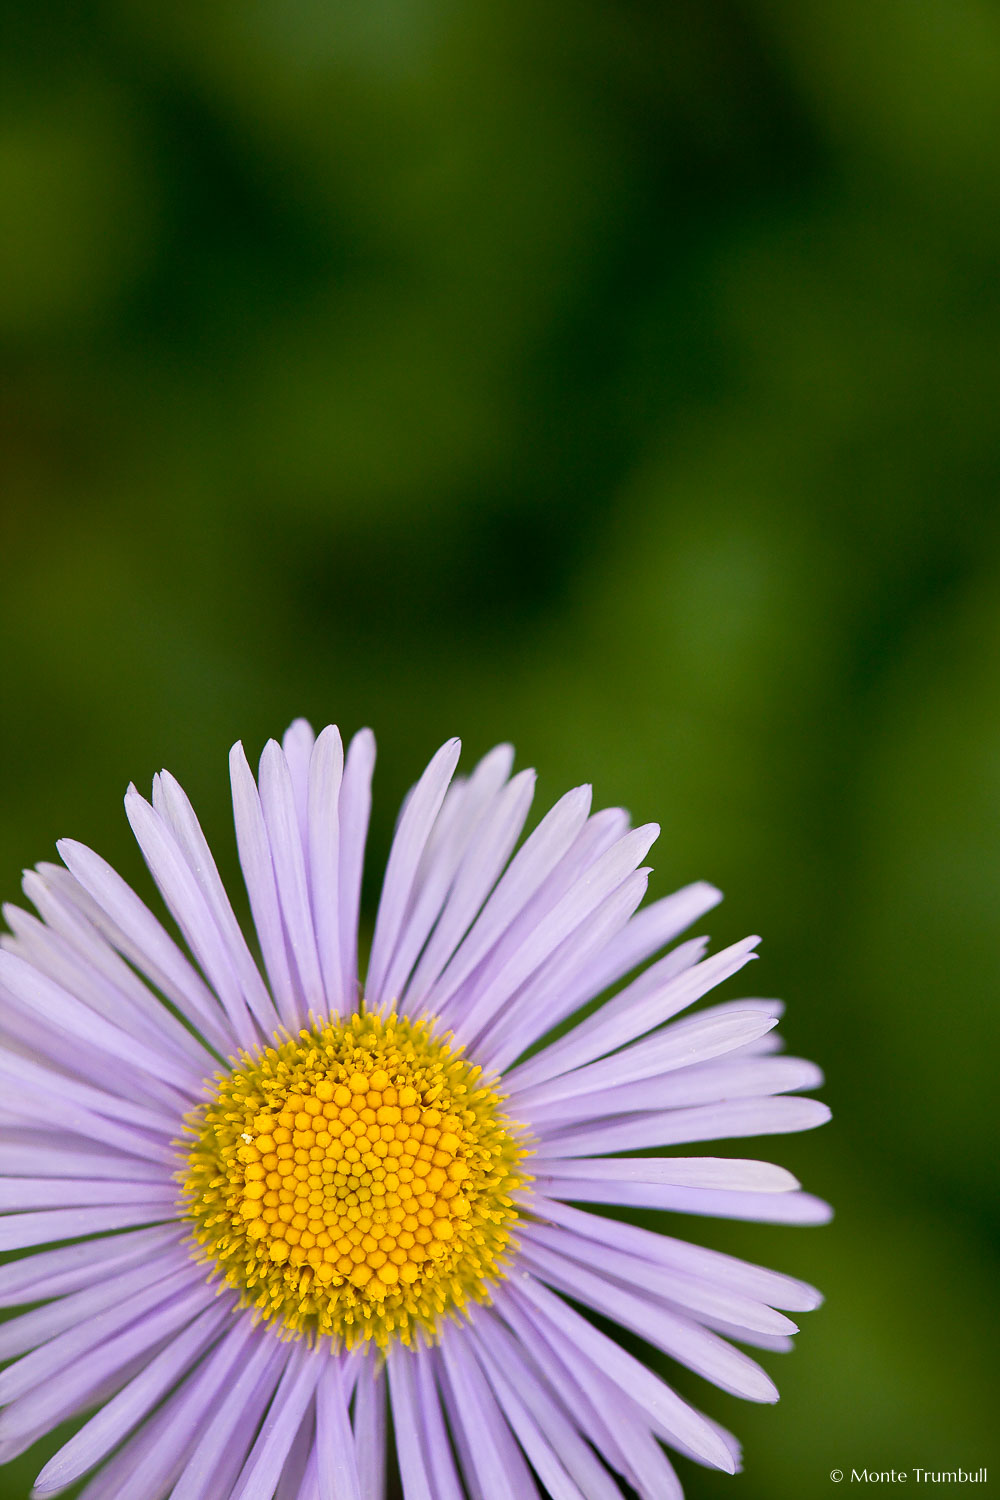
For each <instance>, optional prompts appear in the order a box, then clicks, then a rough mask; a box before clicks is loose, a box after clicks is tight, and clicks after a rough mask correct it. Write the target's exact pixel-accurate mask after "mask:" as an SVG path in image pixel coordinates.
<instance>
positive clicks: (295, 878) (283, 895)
mask: <svg viewBox="0 0 1000 1500" xmlns="http://www.w3.org/2000/svg"><path fill="white" fill-rule="evenodd" d="M260 805H261V808H262V809H263V813H264V823H265V825H266V828H267V837H268V842H269V843H270V846H271V859H272V862H273V865H274V878H275V881H276V883H277V887H278V901H279V903H280V906H281V915H282V918H283V920H284V927H285V934H286V936H287V939H288V947H289V949H290V950H291V954H292V959H293V961H294V970H295V973H296V974H297V975H298V988H299V993H300V995H301V1007H300V1018H301V1021H304V1020H305V1016H306V1014H307V1013H308V1012H309V1011H313V1012H314V1013H315V1014H316V1015H322V1014H323V1012H324V1010H325V1008H326V1007H325V1003H324V1001H325V994H324V990H323V977H322V974H321V972H320V963H319V954H318V952H317V951H316V934H315V931H314V928H313V919H312V911H311V909H310V905H309V882H308V878H307V875H306V861H305V851H304V850H303V847H302V839H301V837H300V834H299V825H298V815H297V813H296V810H295V794H294V792H293V790H292V778H291V776H290V775H289V771H288V764H287V762H286V760H285V757H284V755H283V754H282V751H281V746H280V745H279V744H278V743H277V741H276V740H269V741H268V742H267V744H266V745H265V746H264V753H263V755H262V756H261V758H260Z"/></svg>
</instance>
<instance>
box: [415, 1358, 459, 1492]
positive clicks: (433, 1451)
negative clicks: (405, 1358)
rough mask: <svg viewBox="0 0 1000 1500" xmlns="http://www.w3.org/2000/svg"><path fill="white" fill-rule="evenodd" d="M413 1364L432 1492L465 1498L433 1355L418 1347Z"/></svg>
mask: <svg viewBox="0 0 1000 1500" xmlns="http://www.w3.org/2000/svg"><path fill="white" fill-rule="evenodd" d="M414 1364H415V1379H416V1387H417V1391H416V1399H417V1403H418V1407H419V1411H420V1420H421V1425H422V1427H423V1435H424V1443H425V1450H424V1451H425V1453H426V1456H427V1466H428V1469H429V1471H430V1478H431V1493H432V1494H433V1496H434V1500H464V1495H465V1491H464V1489H463V1487H462V1481H461V1480H460V1479H459V1477H458V1470H457V1469H456V1467H455V1459H454V1456H453V1454H452V1451H451V1442H450V1440H449V1437H448V1430H447V1428H446V1427H445V1421H444V1412H443V1411H442V1410H441V1394H440V1392H439V1390H438V1384H437V1374H436V1370H435V1365H434V1359H433V1356H432V1355H431V1353H430V1352H429V1351H428V1350H426V1349H417V1350H416V1351H415V1356H414Z"/></svg>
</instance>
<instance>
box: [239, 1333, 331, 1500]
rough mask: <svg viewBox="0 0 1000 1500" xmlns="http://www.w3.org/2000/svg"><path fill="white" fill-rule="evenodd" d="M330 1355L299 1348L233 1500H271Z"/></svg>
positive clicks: (272, 1402)
mask: <svg viewBox="0 0 1000 1500" xmlns="http://www.w3.org/2000/svg"><path fill="white" fill-rule="evenodd" d="M326 1357H327V1356H326V1354H325V1352H324V1353H320V1354H317V1353H316V1352H315V1351H314V1350H312V1349H309V1348H307V1347H306V1346H305V1345H303V1344H299V1345H297V1346H296V1347H295V1349H294V1351H293V1353H292V1354H291V1356H290V1358H289V1360H288V1363H287V1365H286V1366H285V1369H284V1373H283V1374H282V1377H281V1382H280V1384H279V1386H278V1389H277V1391H276V1392H275V1394H274V1398H273V1400H272V1401H271V1405H270V1408H269V1410H268V1413H267V1416H266V1417H265V1418H264V1425H263V1426H262V1428H261V1430H260V1433H259V1434H258V1436H257V1440H256V1442H255V1443H254V1445H253V1448H252V1449H251V1450H250V1456H249V1457H248V1459H247V1461H246V1464H245V1465H244V1468H243V1472H242V1474H241V1475H240V1477H239V1480H238V1482H237V1485H236V1490H235V1494H234V1497H233V1500H271V1497H272V1496H273V1494H274V1490H275V1486H276V1485H277V1483H278V1480H279V1478H280V1477H281V1471H282V1468H283V1467H284V1464H285V1460H286V1458H287V1457H288V1454H289V1452H290V1451H291V1448H292V1444H293V1443H294V1442H295V1438H296V1435H297V1434H298V1430H299V1427H300V1425H301V1423H302V1421H303V1418H304V1417H305V1415H306V1412H307V1411H308V1409H309V1407H310V1406H311V1405H312V1400H313V1395H314V1393H315V1390H316V1382H317V1380H318V1379H319V1376H320V1371H321V1369H322V1361H323V1359H324V1358H326Z"/></svg>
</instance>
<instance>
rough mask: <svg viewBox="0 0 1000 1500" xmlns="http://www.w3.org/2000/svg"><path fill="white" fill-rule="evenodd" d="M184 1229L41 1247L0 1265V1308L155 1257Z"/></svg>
mask: <svg viewBox="0 0 1000 1500" xmlns="http://www.w3.org/2000/svg"><path fill="white" fill-rule="evenodd" d="M184 1233H185V1231H184V1230H183V1228H182V1227H181V1226H180V1225H179V1224H167V1225H164V1226H163V1227H162V1228H156V1229H138V1230H134V1231H133V1232H132V1233H131V1234H122V1235H116V1236H115V1237H114V1238H113V1239H103V1240H81V1241H78V1242H77V1243H76V1244H74V1245H62V1246H60V1248H59V1249H58V1250H41V1251H39V1252H38V1253H37V1254H35V1255H26V1256H24V1257H22V1258H21V1259H20V1260H14V1261H8V1262H7V1263H6V1265H2V1266H0V1307H16V1306H17V1304H18V1303H20V1302H29V1301H32V1300H40V1299H41V1298H43V1297H60V1296H63V1295H64V1294H65V1293H66V1292H77V1291H79V1290H80V1289H81V1288H82V1287H85V1286H89V1285H91V1283H92V1282H94V1281H102V1280H104V1279H105V1277H106V1276H108V1275H110V1274H111V1273H112V1272H118V1271H121V1270H123V1269H124V1268H125V1267H126V1266H129V1265H132V1264H133V1262H135V1261H137V1260H147V1261H148V1260H149V1259H150V1257H153V1258H155V1257H156V1255H157V1254H158V1252H159V1251H160V1250H162V1249H165V1248H166V1247H167V1246H168V1245H178V1244H179V1243H180V1240H181V1237H182V1235H183V1234H184Z"/></svg>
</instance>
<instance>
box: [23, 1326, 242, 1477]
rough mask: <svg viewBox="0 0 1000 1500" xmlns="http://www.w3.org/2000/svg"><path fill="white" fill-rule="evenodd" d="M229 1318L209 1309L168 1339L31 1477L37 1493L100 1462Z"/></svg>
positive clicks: (170, 1385) (185, 1370)
mask: <svg viewBox="0 0 1000 1500" xmlns="http://www.w3.org/2000/svg"><path fill="white" fill-rule="evenodd" d="M228 1316H229V1309H228V1308H226V1307H210V1308H207V1309H206V1310H205V1312H203V1313H201V1314H200V1315H199V1316H198V1317H197V1318H195V1320H194V1321H193V1322H192V1323H189V1324H188V1326H187V1327H186V1328H185V1329H184V1330H183V1332H181V1333H179V1334H178V1335H177V1337H176V1338H174V1339H172V1340H171V1341H170V1343H169V1344H168V1345H167V1346H166V1348H165V1349H161V1350H160V1352H159V1353H158V1354H157V1355H155V1356H154V1358H153V1359H151V1360H150V1362H149V1364H148V1365H147V1366H146V1367H145V1369H144V1370H143V1371H142V1372H141V1373H140V1374H139V1375H136V1376H135V1377H134V1378H133V1379H132V1380H130V1381H129V1383H128V1385H127V1386H125V1388H124V1390H121V1391H119V1392H118V1394H117V1396H114V1397H112V1399H111V1400H110V1401H109V1402H108V1404H107V1405H106V1406H104V1407H102V1408H101V1410H100V1411H99V1412H98V1413H97V1415H96V1416H94V1417H91V1419H90V1421H89V1422H87V1423H86V1424H85V1425H84V1426H83V1427H82V1428H81V1429H80V1431H79V1432H77V1433H75V1434H74V1435H73V1437H71V1438H70V1440H69V1442H68V1443H64V1444H63V1446H62V1447H61V1448H60V1449H59V1451H58V1453H56V1454H55V1456H54V1457H53V1458H51V1459H50V1460H49V1462H48V1463H47V1464H46V1465H45V1467H44V1469H42V1471H41V1473H40V1474H39V1476H38V1478H37V1479H36V1480H35V1491H34V1492H35V1494H36V1495H46V1494H51V1493H52V1492H53V1491H54V1490H60V1489H62V1488H63V1486H64V1485H67V1484H72V1483H73V1481H74V1480H75V1479H79V1477H80V1475H81V1474H85V1473H86V1471H87V1470H88V1469H90V1468H92V1467H93V1465H94V1464H96V1463H99V1462H100V1460H101V1459H102V1458H104V1457H105V1455H106V1454H107V1453H109V1452H110V1450H111V1449H112V1448H114V1447H115V1446H116V1445H117V1444H118V1443H120V1442H121V1440H122V1438H123V1437H125V1436H126V1435H127V1434H128V1433H129V1432H131V1431H132V1429H133V1427H134V1426H135V1425H136V1423H137V1422H140V1421H141V1420H142V1419H143V1417H145V1416H146V1415H147V1414H148V1412H149V1410H150V1408H151V1407H153V1406H155V1404H156V1403H157V1401H159V1400H160V1399H161V1398H162V1397H163V1396H164V1395H165V1394H166V1393H167V1392H168V1391H169V1390H170V1388H171V1387H172V1386H173V1385H174V1383H175V1382H176V1381H177V1380H178V1379H180V1377H181V1376H183V1375H184V1374H185V1373H186V1372H187V1371H188V1370H190V1367H191V1366H192V1364H194V1362H195V1361H196V1360H197V1359H198V1357H199V1356H200V1355H201V1354H202V1353H203V1351H204V1350H205V1349H206V1348H207V1346H208V1345H209V1344H210V1343H211V1342H212V1341H213V1340H214V1339H215V1338H216V1336H217V1335H218V1331H219V1328H220V1326H221V1324H222V1322H223V1320H224V1319H225V1318H227V1317H228Z"/></svg>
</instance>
